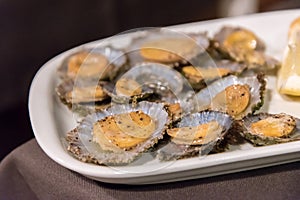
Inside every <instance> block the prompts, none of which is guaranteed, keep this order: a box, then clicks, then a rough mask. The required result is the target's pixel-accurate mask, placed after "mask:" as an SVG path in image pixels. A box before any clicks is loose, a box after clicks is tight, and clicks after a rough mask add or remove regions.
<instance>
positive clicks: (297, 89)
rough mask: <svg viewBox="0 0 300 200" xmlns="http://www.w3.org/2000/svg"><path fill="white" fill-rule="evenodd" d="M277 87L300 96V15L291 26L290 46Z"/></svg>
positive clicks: (289, 34)
mask: <svg viewBox="0 0 300 200" xmlns="http://www.w3.org/2000/svg"><path fill="white" fill-rule="evenodd" d="M277 87H278V90H279V92H280V93H282V94H287V95H293V96H300V17H298V18H297V19H295V20H294V21H293V22H292V23H291V25H290V28H289V32H288V46H287V48H286V50H285V52H284V56H283V61H282V66H281V69H280V70H279V73H278V83H277Z"/></svg>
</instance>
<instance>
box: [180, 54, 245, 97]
mask: <svg viewBox="0 0 300 200" xmlns="http://www.w3.org/2000/svg"><path fill="white" fill-rule="evenodd" d="M197 68H199V70H200V71H201V69H204V70H205V69H207V68H214V69H218V68H223V69H228V70H229V71H230V72H229V73H228V74H226V75H223V76H217V77H215V78H212V79H208V78H203V79H201V80H200V81H198V82H194V81H192V80H189V77H188V76H187V75H186V74H185V73H184V72H183V71H182V70H183V69H184V67H182V68H180V69H179V70H180V71H182V74H183V75H184V76H186V79H187V80H188V81H189V83H190V84H191V86H192V87H193V89H194V90H195V91H199V90H201V89H203V88H205V87H206V86H207V85H209V84H210V83H212V82H213V81H215V80H218V79H220V78H223V77H226V76H229V75H239V74H241V73H242V72H243V71H245V70H246V69H247V65H246V64H244V63H238V62H234V61H231V60H226V59H222V60H213V59H211V60H209V61H207V62H205V63H201V65H199V66H197V67H195V69H197Z"/></svg>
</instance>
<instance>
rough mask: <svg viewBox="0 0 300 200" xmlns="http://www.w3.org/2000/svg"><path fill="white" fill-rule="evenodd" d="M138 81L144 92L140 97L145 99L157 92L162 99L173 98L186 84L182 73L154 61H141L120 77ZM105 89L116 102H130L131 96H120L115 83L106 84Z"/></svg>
mask: <svg viewBox="0 0 300 200" xmlns="http://www.w3.org/2000/svg"><path fill="white" fill-rule="evenodd" d="M122 78H126V79H131V80H134V81H136V82H137V83H138V84H139V85H140V86H141V87H142V94H139V95H138V96H137V97H135V98H138V99H144V98H147V97H149V96H150V95H151V94H153V93H155V94H157V95H159V96H161V98H162V100H164V99H168V98H172V97H173V96H174V95H175V96H176V95H178V94H179V93H180V92H181V91H182V89H183V85H184V81H183V77H182V75H181V74H180V73H179V72H177V71H175V70H174V69H172V68H170V67H169V66H167V65H164V64H160V63H153V62H144V63H139V64H136V65H135V66H133V67H132V68H131V69H130V70H129V71H127V72H126V73H125V74H123V75H122V76H120V77H119V79H122ZM104 89H105V91H106V92H107V93H108V94H109V95H110V96H111V97H112V100H113V101H116V102H128V101H129V100H130V99H132V98H133V96H131V97H124V96H118V95H117V94H116V92H115V88H114V85H112V84H110V85H106V86H104Z"/></svg>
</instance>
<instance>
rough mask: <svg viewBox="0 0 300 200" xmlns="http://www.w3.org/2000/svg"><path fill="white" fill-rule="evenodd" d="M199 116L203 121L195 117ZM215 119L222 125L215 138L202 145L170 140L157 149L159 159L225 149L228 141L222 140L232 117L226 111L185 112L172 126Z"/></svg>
mask: <svg viewBox="0 0 300 200" xmlns="http://www.w3.org/2000/svg"><path fill="white" fill-rule="evenodd" d="M197 117H200V118H201V119H203V120H204V121H201V123H199V122H198V120H196V119H195V118H197ZM195 120H196V121H195ZM212 120H217V121H218V123H220V124H221V125H222V127H223V131H222V135H220V137H219V138H218V139H217V140H216V141H212V142H209V143H207V144H203V145H181V144H175V143H173V142H172V141H170V142H169V143H168V144H166V145H165V146H164V147H162V148H161V149H159V150H158V153H157V157H158V159H159V160H161V161H168V160H178V159H183V158H189V157H195V156H198V155H207V154H208V153H218V152H223V151H225V150H226V149H227V147H228V143H227V142H226V141H225V140H224V138H225V137H226V135H227V133H228V131H229V130H230V128H231V125H232V123H233V119H232V117H231V116H229V115H228V114H226V113H223V112H219V111H212V110H205V111H201V112H198V113H193V114H187V115H185V116H183V117H182V118H181V120H178V121H177V122H174V124H173V125H172V127H169V128H174V127H186V126H195V125H198V124H202V123H207V122H210V121H212Z"/></svg>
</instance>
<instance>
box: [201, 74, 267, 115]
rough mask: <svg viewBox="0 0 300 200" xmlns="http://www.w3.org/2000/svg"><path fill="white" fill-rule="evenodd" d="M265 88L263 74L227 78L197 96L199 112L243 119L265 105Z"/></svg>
mask: <svg viewBox="0 0 300 200" xmlns="http://www.w3.org/2000/svg"><path fill="white" fill-rule="evenodd" d="M265 87H266V81H265V78H264V75H263V74H258V75H257V76H249V77H237V76H233V75H230V76H227V77H225V78H223V79H219V80H217V81H215V82H213V83H212V84H210V85H209V86H207V87H206V88H205V89H203V90H200V92H198V93H197V94H196V96H195V98H196V102H197V106H198V108H197V110H205V109H212V110H218V111H223V112H225V113H227V114H229V115H231V116H232V117H234V118H235V119H241V118H242V117H244V116H246V115H248V114H250V113H253V112H255V111H257V110H258V109H259V108H260V107H261V106H262V105H263V99H264V92H265Z"/></svg>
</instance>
